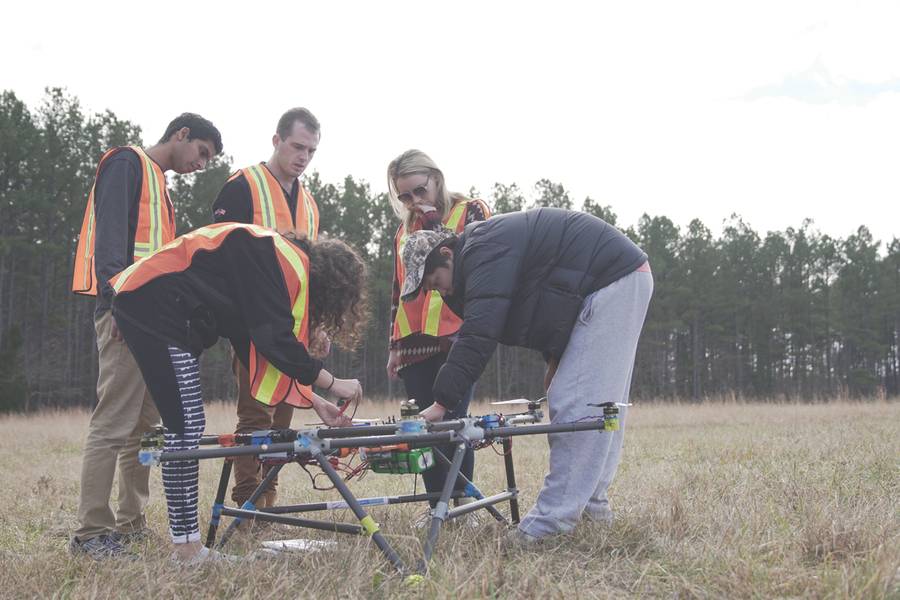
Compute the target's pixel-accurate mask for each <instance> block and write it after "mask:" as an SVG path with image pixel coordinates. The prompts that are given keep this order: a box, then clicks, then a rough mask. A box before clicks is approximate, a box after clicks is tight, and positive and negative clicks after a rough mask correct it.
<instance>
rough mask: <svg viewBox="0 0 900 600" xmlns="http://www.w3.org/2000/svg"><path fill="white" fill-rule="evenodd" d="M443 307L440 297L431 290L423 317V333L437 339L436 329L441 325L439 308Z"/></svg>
mask: <svg viewBox="0 0 900 600" xmlns="http://www.w3.org/2000/svg"><path fill="white" fill-rule="evenodd" d="M443 306H444V300H443V299H442V298H441V295H440V294H439V293H438V292H436V291H434V290H432V291H431V292H429V294H428V312H427V313H426V316H425V331H424V333H426V334H427V335H432V336H435V337H437V334H438V328H439V327H440V325H441V308H442V307H443Z"/></svg>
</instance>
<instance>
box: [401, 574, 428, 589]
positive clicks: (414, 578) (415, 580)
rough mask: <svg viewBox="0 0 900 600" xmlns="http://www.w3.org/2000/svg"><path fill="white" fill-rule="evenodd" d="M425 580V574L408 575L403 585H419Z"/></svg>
mask: <svg viewBox="0 0 900 600" xmlns="http://www.w3.org/2000/svg"><path fill="white" fill-rule="evenodd" d="M423 581H425V576H424V575H420V574H419V573H416V574H414V575H409V576H407V578H406V579H404V580H403V585H405V586H407V587H416V586H417V585H421V584H422V582H423Z"/></svg>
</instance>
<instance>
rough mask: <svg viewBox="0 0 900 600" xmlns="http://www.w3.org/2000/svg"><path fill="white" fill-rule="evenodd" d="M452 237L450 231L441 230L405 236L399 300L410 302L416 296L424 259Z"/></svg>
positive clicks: (422, 276)
mask: <svg viewBox="0 0 900 600" xmlns="http://www.w3.org/2000/svg"><path fill="white" fill-rule="evenodd" d="M454 235H455V234H454V233H453V231H452V230H450V229H447V228H443V229H440V230H438V231H432V230H429V229H423V230H421V231H415V232H413V233H411V234H409V235H408V236H407V238H406V244H405V245H404V246H403V256H402V257H401V258H402V260H403V268H404V270H405V271H406V277H405V278H404V279H403V289H402V290H401V292H400V298H401V299H403V300H410V299H411V298H412V297H414V296H415V295H416V293H417V292H418V291H419V288H420V287H422V279H423V278H424V277H425V259H427V258H428V255H429V254H431V251H432V250H434V249H435V248H437V247H438V244H440V243H441V242H443V241H444V240H446V239H448V238H451V237H453V236H454Z"/></svg>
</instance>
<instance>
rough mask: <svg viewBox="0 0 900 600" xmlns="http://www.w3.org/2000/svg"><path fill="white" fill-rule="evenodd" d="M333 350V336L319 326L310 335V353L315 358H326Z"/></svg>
mask: <svg viewBox="0 0 900 600" xmlns="http://www.w3.org/2000/svg"><path fill="white" fill-rule="evenodd" d="M330 352H331V338H329V337H328V334H327V333H325V330H324V329H322V328H320V327H318V328H316V330H315V331H313V333H312V335H311V336H309V354H310V356H312V357H313V358H318V359H319V360H324V359H325V357H327V356H328V354H329V353H330Z"/></svg>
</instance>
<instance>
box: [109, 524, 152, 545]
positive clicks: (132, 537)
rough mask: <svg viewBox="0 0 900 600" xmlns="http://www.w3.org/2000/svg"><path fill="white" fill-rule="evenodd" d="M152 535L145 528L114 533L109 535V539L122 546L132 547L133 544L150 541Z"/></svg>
mask: <svg viewBox="0 0 900 600" xmlns="http://www.w3.org/2000/svg"><path fill="white" fill-rule="evenodd" d="M152 535H153V534H152V533H151V532H150V530H149V529H147V528H146V527H144V528H143V529H138V530H137V531H127V532H125V531H113V532H112V533H110V534H109V537H110V539H112V541H114V542H116V543H118V544H121V545H122V546H130V545H132V544H143V543H144V542H146V541H147V540H149V539H150V538H151V537H152Z"/></svg>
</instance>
